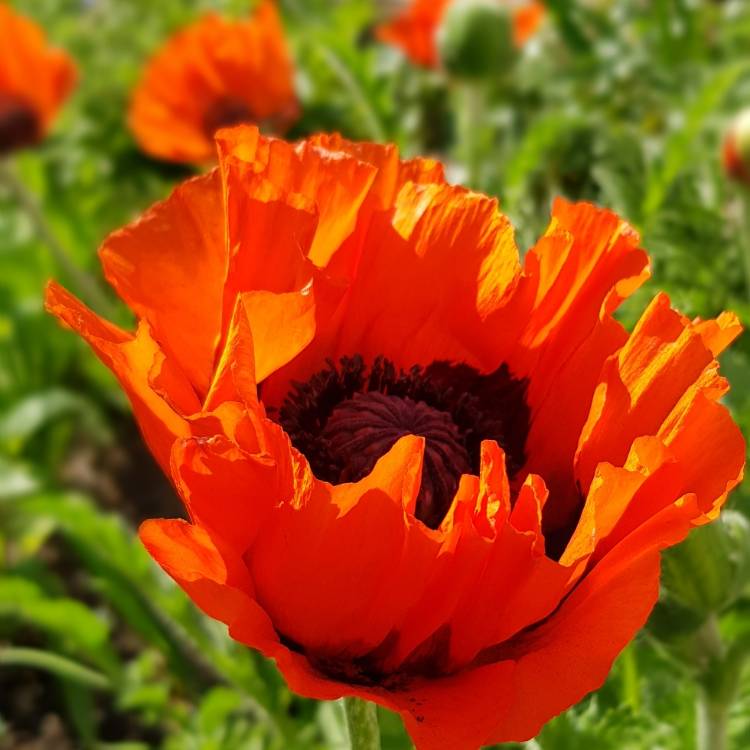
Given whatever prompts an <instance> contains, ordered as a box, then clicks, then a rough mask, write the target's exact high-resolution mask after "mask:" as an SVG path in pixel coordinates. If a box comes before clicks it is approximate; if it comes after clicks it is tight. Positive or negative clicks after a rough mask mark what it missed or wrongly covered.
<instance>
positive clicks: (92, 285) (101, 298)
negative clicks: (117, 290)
mask: <svg viewBox="0 0 750 750" xmlns="http://www.w3.org/2000/svg"><path fill="white" fill-rule="evenodd" d="M0 185H5V187H6V188H7V189H8V190H9V191H10V193H11V194H12V195H13V196H14V197H15V199H16V201H17V202H18V205H19V206H20V207H21V208H22V209H23V211H24V212H25V214H26V216H27V217H28V219H29V221H30V222H31V225H32V226H33V228H34V231H35V232H36V234H37V236H38V237H39V239H40V240H41V241H42V242H43V243H44V245H45V246H46V247H47V249H48V250H49V253H50V255H51V256H52V259H53V261H54V262H55V263H56V264H57V266H58V268H59V269H60V271H61V273H63V274H65V276H67V278H68V279H69V280H70V282H71V284H72V285H73V286H74V287H75V291H76V292H78V293H80V295H81V297H82V298H83V299H84V300H85V301H86V302H89V303H90V304H91V305H92V306H93V307H94V309H96V310H97V312H101V313H112V310H113V308H112V305H111V303H110V301H109V300H108V299H107V296H106V295H105V294H104V292H103V291H102V290H101V288H100V287H99V285H98V284H97V282H96V281H95V280H94V279H93V278H92V277H91V276H89V274H87V273H86V272H85V271H83V270H82V269H81V268H79V267H78V265H77V264H76V262H75V261H74V260H73V259H72V258H71V257H70V254H69V253H68V251H67V250H66V249H65V247H63V245H62V243H61V242H60V240H58V239H57V237H56V236H55V233H54V232H53V231H52V228H51V227H50V226H49V224H48V223H47V220H46V219H45V217H44V213H43V212H42V208H41V206H40V205H39V201H38V200H37V198H36V196H35V195H34V194H33V193H32V192H31V191H30V190H29V189H28V188H27V187H26V185H24V183H23V181H22V180H21V179H20V177H19V176H18V175H17V174H16V171H15V170H14V169H13V166H12V165H11V163H10V161H9V160H8V159H4V160H3V159H0Z"/></svg>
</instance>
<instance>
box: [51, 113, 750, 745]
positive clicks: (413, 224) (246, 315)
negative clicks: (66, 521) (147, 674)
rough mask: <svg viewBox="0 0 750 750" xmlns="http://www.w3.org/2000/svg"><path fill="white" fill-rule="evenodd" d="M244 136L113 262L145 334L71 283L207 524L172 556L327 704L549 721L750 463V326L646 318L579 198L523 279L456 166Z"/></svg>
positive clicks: (90, 337) (409, 715)
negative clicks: (89, 303)
mask: <svg viewBox="0 0 750 750" xmlns="http://www.w3.org/2000/svg"><path fill="white" fill-rule="evenodd" d="M218 142H219V148H220V166H219V168H218V169H216V170H214V171H213V172H211V173H209V174H207V175H205V176H202V177H198V178H195V179H193V180H191V181H189V182H186V183H185V184H183V185H182V186H180V187H179V188H177V190H176V191H175V193H174V194H173V195H172V196H171V197H170V198H169V199H167V200H166V201H164V202H162V203H159V204H157V205H156V206H154V207H153V208H152V209H151V210H150V211H149V212H148V213H147V214H146V216H145V217H143V218H142V219H141V220H140V221H139V222H137V223H135V224H133V225H131V226H129V227H127V228H125V229H123V230H121V231H120V232H117V233H115V234H114V235H112V236H111V237H110V238H109V239H108V240H107V241H106V242H105V244H104V246H103V248H102V251H101V257H102V262H103V264H104V269H105V274H106V276H107V278H108V279H109V281H110V282H111V283H112V284H113V286H114V287H115V289H116V290H117V291H118V293H119V294H120V295H121V296H122V298H123V299H124V300H125V301H126V302H127V303H128V305H129V306H130V307H131V309H132V310H133V311H134V312H135V314H136V315H137V316H138V319H139V324H138V328H137V331H136V332H135V333H132V334H131V333H128V332H126V331H123V330H121V329H119V328H117V327H115V326H113V325H112V324H111V323H108V322H106V321H104V320H102V319H100V318H99V317H97V316H96V315H95V314H93V313H92V312H91V311H90V310H88V309H87V308H85V307H84V306H83V305H81V303H80V302H78V301H77V300H75V299H74V298H73V297H72V296H71V295H70V294H68V293H67V292H65V291H64V290H63V289H61V288H60V287H59V286H57V285H56V284H54V283H53V284H51V285H50V287H49V289H48V295H47V307H48V309H49V310H50V311H52V312H53V313H54V314H55V315H57V316H58V317H59V318H60V319H61V320H62V321H64V322H65V323H66V324H67V325H69V326H70V327H72V328H73V329H75V330H76V331H77V332H78V333H80V334H81V335H82V336H83V337H84V338H85V339H86V340H87V341H88V342H89V344H90V345H91V346H92V347H93V349H94V350H95V351H96V353H97V354H98V356H99V357H100V358H101V359H102V361H104V362H105V364H107V365H108V366H109V367H110V368H111V369H112V370H113V371H114V373H115V374H116V375H117V377H118V378H119V380H120V382H121V384H122V385H123V387H124V388H125V390H126V391H127V393H128V395H129V397H130V399H131V401H132V403H133V407H134V410H135V413H136V417H137V419H138V421H139V424H140V426H141V429H142V431H143V434H144V437H145V439H146V441H147V443H148V444H149V446H150V447H151V450H152V451H153V452H154V455H155V456H156V457H157V458H158V460H159V462H160V463H161V465H162V466H163V467H164V469H165V471H167V472H168V473H169V474H170V476H171V478H172V480H173V482H174V484H175V486H176V487H177V489H178V491H179V493H180V495H181V497H182V499H183V501H184V503H185V505H186V507H187V509H188V511H189V514H190V519H191V520H190V522H189V523H188V522H185V521H180V520H152V521H147V522H146V523H145V524H144V525H143V526H142V528H141V538H142V540H143V542H144V544H145V545H146V547H147V548H148V550H149V551H150V553H151V554H152V555H153V557H154V558H155V559H156V560H157V561H158V562H159V563H160V564H161V565H162V567H163V568H164V569H165V570H166V571H167V572H168V573H169V574H170V575H171V576H173V577H174V578H175V580H176V581H177V582H178V583H179V584H180V585H181V586H182V587H183V588H184V589H185V590H186V591H187V593H188V594H189V595H190V596H191V597H192V598H193V599H194V601H195V602H196V603H197V604H198V605H199V606H200V607H201V608H203V609H204V610H205V611H206V612H207V613H208V614H209V615H211V616H213V617H215V618H217V619H219V620H221V621H222V622H224V623H226V624H227V625H228V627H229V631H230V634H231V635H232V636H233V637H234V638H235V639H237V640H239V641H241V642H243V643H245V644H247V645H249V646H251V647H253V648H257V649H259V650H260V651H262V652H263V653H264V654H265V655H267V656H269V657H272V658H274V659H275V660H276V662H277V664H278V666H279V668H280V669H281V671H282V672H283V673H284V675H285V677H286V679H287V681H288V682H289V685H290V686H291V687H292V688H293V689H294V690H296V691H298V692H300V693H302V694H304V695H307V696H311V697H315V698H321V699H333V698H338V697H340V696H342V695H357V696H360V697H363V698H367V699H369V700H373V701H376V702H377V703H380V704H381V705H384V706H386V707H388V708H390V709H392V710H394V711H398V712H399V713H400V714H401V715H402V717H403V719H404V721H405V724H406V727H407V729H408V731H409V732H410V734H411V736H412V738H413V740H414V742H415V744H416V746H417V747H418V748H420V749H422V748H425V749H427V750H439V749H443V748H444V749H445V750H447V749H448V748H450V749H451V750H461V749H462V748H466V749H467V750H468V749H469V748H476V747H478V746H479V745H481V744H485V743H494V742H502V741H509V740H525V739H528V738H530V737H532V736H534V735H535V734H536V733H537V732H538V730H539V728H540V727H541V725H542V724H543V723H544V722H545V721H547V720H548V719H549V718H550V717H552V716H553V715H554V714H556V713H558V712H560V711H562V710H563V709H565V708H566V707H568V706H570V705H571V704H573V703H575V702H576V701H578V700H579V699H580V698H582V697H583V696H584V695H585V694H586V693H587V692H589V691H591V690H593V689H594V688H596V687H598V686H599V685H600V684H601V683H602V682H603V680H604V679H605V677H606V675H607V672H608V671H609V668H610V666H611V664H612V661H613V660H614V658H615V657H616V656H617V654H618V653H619V652H620V651H621V650H622V648H623V647H624V646H625V644H626V643H627V642H628V641H629V640H630V639H631V638H632V637H633V635H634V634H635V632H636V631H637V630H638V629H639V628H640V627H641V626H642V625H643V623H644V622H645V620H646V618H647V617H648V614H649V612H650V611H651V609H652V607H653V605H654V603H655V601H656V598H657V594H658V588H659V558H660V551H661V550H662V549H664V548H665V547H668V546H670V545H673V544H675V543H677V542H679V541H680V540H681V539H683V538H684V537H685V535H686V534H687V533H688V531H689V530H690V529H691V527H693V526H695V525H698V524H704V523H706V522H708V521H710V520H711V519H713V518H715V517H716V515H717V514H718V512H719V509H720V507H721V505H722V504H723V503H724V501H725V499H726V497H727V493H728V492H729V491H730V490H731V489H732V488H733V487H735V486H736V484H737V483H738V482H739V480H740V478H741V476H742V472H743V467H744V456H745V449H744V442H743V439H742V436H741V434H740V432H739V430H738V428H737V427H736V425H735V424H734V423H733V421H732V419H731V418H730V416H729V414H728V412H727V410H726V409H725V407H724V406H722V405H721V404H720V403H719V399H720V398H721V396H722V395H723V394H724V393H725V392H726V390H727V383H726V381H725V380H724V379H723V378H722V377H721V376H720V375H719V373H718V365H717V362H716V356H717V355H718V354H719V352H721V351H722V350H723V349H724V348H725V347H726V346H727V345H728V344H729V343H730V342H731V341H732V340H733V339H734V338H735V337H736V336H737V335H738V333H739V331H740V326H739V324H738V321H737V319H736V318H735V316H733V315H731V314H727V313H725V314H722V315H720V316H719V317H718V318H717V319H716V320H708V321H700V320H694V321H690V320H688V319H686V318H685V317H683V316H682V315H680V314H679V313H678V312H676V311H674V310H673V309H671V307H670V306H669V301H668V299H667V298H666V296H665V295H663V294H659V295H657V296H656V297H655V298H654V299H653V301H652V302H651V304H650V305H649V306H648V308H647V310H646V311H645V313H644V314H643V316H642V318H641V320H640V321H639V323H638V324H637V325H636V327H635V329H634V330H633V332H632V333H631V334H628V333H627V332H626V331H625V329H624V328H623V327H622V326H621V325H620V324H619V323H618V322H617V321H616V320H615V319H614V318H613V317H612V314H613V312H614V310H615V308H616V307H617V306H618V305H619V303H620V302H621V301H622V300H623V299H624V298H625V297H627V296H628V295H629V294H631V293H632V292H633V291H634V290H635V289H636V288H637V287H638V286H639V285H640V284H641V283H642V282H643V281H644V279H645V278H646V276H647V273H648V271H647V264H648V258H647V256H646V254H645V253H644V252H643V250H641V249H640V248H639V246H638V244H639V239H638V236H637V234H636V233H635V232H634V231H633V230H632V229H631V228H630V227H629V226H628V225H627V224H625V223H624V222H623V221H621V220H620V219H619V218H618V217H617V216H616V215H614V214H612V213H610V212H608V211H605V210H601V209H598V208H595V207H594V206H592V205H589V204H570V203H567V202H566V201H563V200H559V201H557V202H556V203H555V205H554V207H553V211H552V221H551V223H550V225H549V228H548V230H547V231H546V233H545V234H544V236H543V237H542V238H541V239H540V240H539V241H538V243H537V244H536V245H535V246H534V247H533V248H532V249H531V250H530V251H529V252H528V254H527V255H526V258H525V262H524V264H523V265H521V263H520V262H519V255H518V250H517V248H516V245H515V242H514V238H513V229H512V227H511V225H510V223H509V221H508V219H507V218H506V217H505V216H504V215H503V214H501V213H500V212H499V211H498V207H497V203H496V201H494V200H492V199H490V198H486V197H484V196H482V195H479V194H476V193H472V192H470V191H468V190H465V189H463V188H460V187H455V186H451V185H448V184H446V183H445V181H444V178H443V173H442V169H441V167H440V165H439V164H437V163H436V162H433V161H430V160H420V159H418V160H413V161H406V162H404V161H400V160H399V157H398V153H397V151H396V150H395V148H394V147H392V146H378V145H374V144H361V143H349V142H347V141H345V140H343V139H341V138H339V137H338V136H317V137H314V138H311V139H309V140H306V141H304V142H302V143H299V144H297V145H290V144H287V143H284V142H281V141H277V140H270V139H266V138H263V137H261V136H260V135H259V133H258V131H257V129H255V128H249V127H242V128H236V129H234V130H229V131H222V132H221V133H220V134H219V137H218ZM167 280H168V281H169V283H166V281H167Z"/></svg>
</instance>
